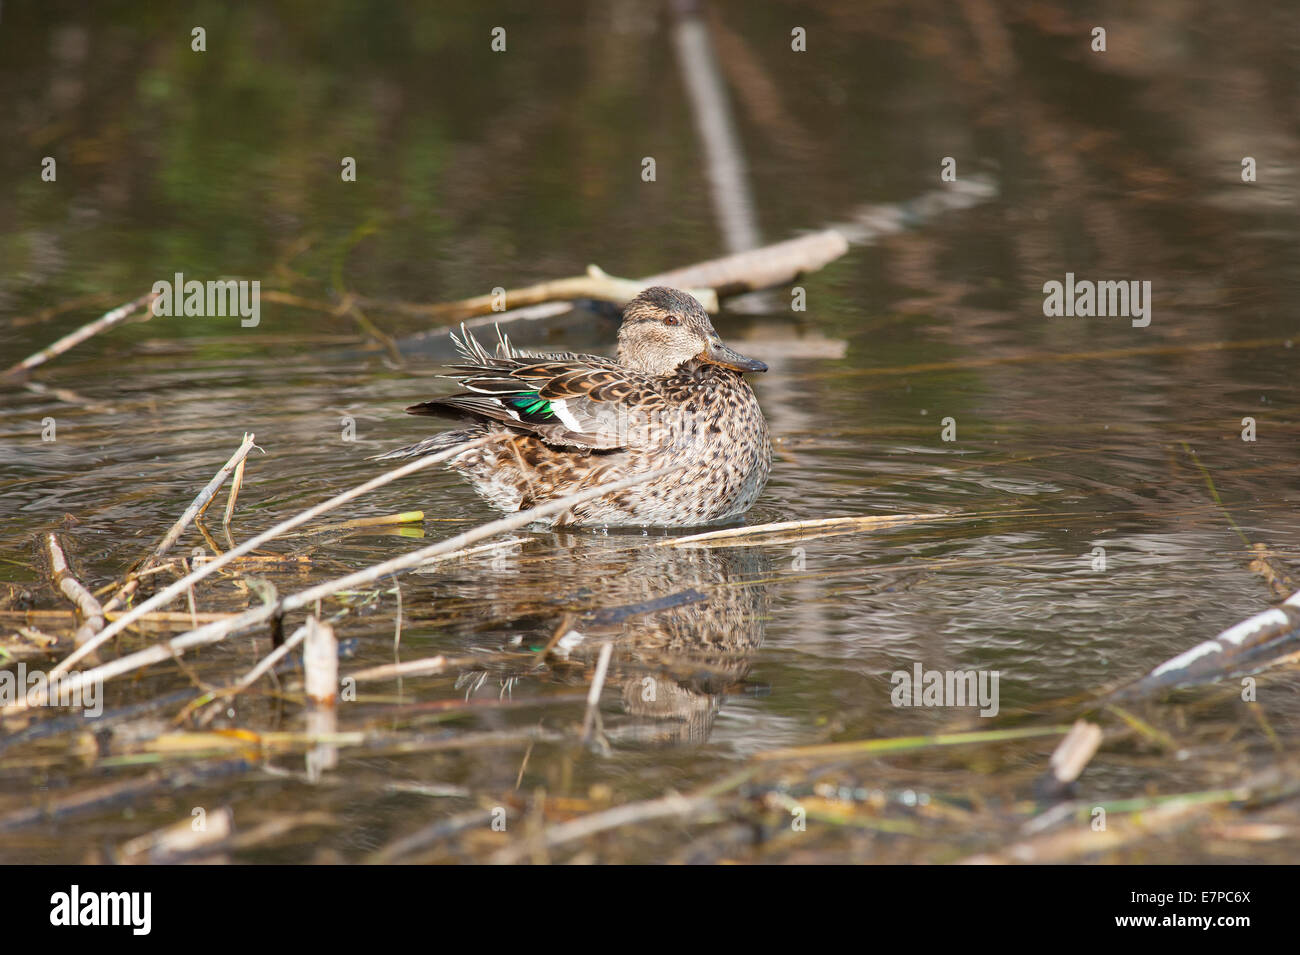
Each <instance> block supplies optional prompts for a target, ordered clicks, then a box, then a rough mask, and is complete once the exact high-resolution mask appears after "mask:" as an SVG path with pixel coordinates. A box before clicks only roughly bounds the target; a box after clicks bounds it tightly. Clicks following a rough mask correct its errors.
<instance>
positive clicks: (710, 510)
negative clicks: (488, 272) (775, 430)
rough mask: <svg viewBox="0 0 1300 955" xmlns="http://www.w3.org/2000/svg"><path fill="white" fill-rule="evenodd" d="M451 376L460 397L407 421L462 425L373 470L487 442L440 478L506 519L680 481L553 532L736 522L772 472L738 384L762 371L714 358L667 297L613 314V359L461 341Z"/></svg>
mask: <svg viewBox="0 0 1300 955" xmlns="http://www.w3.org/2000/svg"><path fill="white" fill-rule="evenodd" d="M462 335H463V337H462V338H461V339H457V340H456V344H457V347H458V348H459V350H460V352H461V354H462V356H463V357H464V359H465V360H464V362H462V363H459V364H456V365H453V366H452V367H453V368H454V369H455V370H456V371H457V372H459V373H460V374H459V375H458V378H459V381H460V384H461V385H462V387H463V388H464V389H465V390H464V391H461V392H459V393H457V394H453V395H449V396H447V397H445V398H438V399H435V400H433V401H429V402H424V403H422V404H418V405H413V406H412V407H410V408H408V409H407V411H408V412H410V413H411V414H422V415H441V416H451V417H457V418H462V419H468V420H469V421H471V422H473V424H472V425H471V426H470V427H469V428H466V429H462V430H458V431H449V432H444V433H443V434H439V435H437V436H435V437H433V438H430V439H428V440H426V441H422V442H420V443H419V444H415V445H411V446H410V447H407V448H401V449H399V450H397V451H392V452H390V453H388V454H386V455H382V458H396V457H409V456H413V455H417V454H427V453H429V452H432V451H438V450H442V449H444V448H450V447H454V446H456V445H457V444H461V443H464V442H466V441H469V440H472V439H475V438H480V437H483V436H485V435H486V436H488V437H489V440H488V441H487V442H486V443H485V444H482V445H478V446H476V447H473V448H467V449H466V450H465V451H464V453H463V454H461V455H459V456H457V457H455V458H453V459H452V460H451V462H450V464H449V465H448V466H449V467H450V468H452V469H453V470H456V471H458V472H460V473H461V474H463V475H465V476H466V477H467V478H468V479H469V481H470V482H471V484H473V486H474V487H475V489H476V490H478V492H479V493H480V494H482V495H483V496H484V497H485V498H486V499H487V500H488V501H489V502H491V503H492V504H493V505H495V506H496V507H498V508H500V509H501V510H504V511H516V510H521V509H523V508H527V507H531V506H534V505H536V504H540V503H543V502H546V501H549V500H553V499H555V498H558V497H563V496H565V495H567V494H572V493H574V492H575V491H580V490H582V489H584V488H589V487H593V486H595V485H597V484H601V483H604V482H606V481H614V480H618V479H619V478H623V477H627V476H630V475H633V474H636V473H638V472H642V471H647V470H655V469H659V468H665V467H672V466H675V465H685V469H684V470H681V471H678V472H676V473H674V474H671V475H667V476H665V477H661V478H656V479H654V480H652V481H649V482H647V483H645V484H641V485H638V486H636V487H633V488H629V489H627V490H625V491H620V492H616V493H614V494H609V495H606V496H604V497H600V498H597V499H595V500H593V501H588V502H587V503H585V504H581V505H578V506H577V507H574V508H572V509H571V510H569V511H567V512H565V513H564V514H562V515H560V516H559V517H558V518H557V519H556V523H558V524H653V525H692V524H708V523H716V522H720V521H725V520H729V519H731V518H734V517H737V516H739V515H741V514H743V513H744V512H745V511H747V510H748V509H749V508H750V506H751V505H752V504H753V503H754V501H755V499H756V498H757V497H758V495H759V492H760V491H762V489H763V485H764V484H765V483H766V481H767V475H768V471H769V470H770V468H771V463H772V446H771V441H770V440H769V438H768V432H767V423H766V421H765V420H764V418H763V413H762V410H761V409H760V408H759V406H758V399H757V398H755V396H754V392H753V390H752V389H751V388H750V387H749V384H748V382H746V381H745V379H744V375H743V373H744V372H746V371H765V370H766V368H767V366H766V365H764V364H762V362H757V361H754V360H753V359H749V358H745V357H744V356H742V355H739V354H737V353H736V352H734V351H732V350H731V349H730V348H728V347H727V346H726V345H724V344H723V343H722V341H721V339H720V338H719V337H718V334H717V332H715V331H714V330H713V324H712V323H711V322H710V321H709V316H708V314H707V313H706V312H705V311H704V309H703V308H701V307H700V305H699V303H698V302H697V301H696V300H695V299H694V298H693V297H691V296H690V295H687V294H686V293H684V292H679V291H677V290H676V289H670V288H664V287H656V288H650V289H646V290H645V291H644V292H642V293H641V294H640V295H638V296H637V297H636V298H635V299H633V300H632V301H631V302H630V303H628V306H627V308H626V309H625V310H624V312H623V323H622V326H621V327H620V329H619V348H618V359H617V360H613V359H609V358H604V357H601V356H598V355H578V354H572V353H564V354H556V355H528V354H526V353H524V352H521V351H518V350H516V349H515V348H513V347H512V346H511V345H510V343H509V341H508V340H507V339H506V338H505V337H504V336H502V337H501V338H500V341H499V343H498V346H497V350H496V353H495V354H492V353H490V352H488V351H487V350H486V349H484V348H483V346H482V345H480V344H479V342H478V341H477V340H476V339H475V338H474V337H473V335H471V334H470V333H469V332H468V331H466V330H464V329H462Z"/></svg>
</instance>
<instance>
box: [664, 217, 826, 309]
mask: <svg viewBox="0 0 1300 955" xmlns="http://www.w3.org/2000/svg"><path fill="white" fill-rule="evenodd" d="M848 251H849V243H848V241H847V240H846V239H845V238H844V236H842V235H841V234H840V233H839V232H836V231H835V230H834V229H824V230H823V231H821V232H813V233H810V234H809V235H801V236H799V237H798V238H794V239H787V240H786V241H785V242H777V243H776V244H774V245H765V246H763V247H762V248H759V249H751V250H749V251H748V252H737V253H736V254H735V255H727V256H723V257H722V258H720V259H710V260H709V261H707V262H699V263H697V264H695V265H688V266H686V267H685V268H680V269H672V270H671V271H668V272H660V273H659V274H658V275H652V276H650V277H649V278H645V279H641V281H642V282H644V283H645V284H646V285H672V286H674V287H676V288H685V287H686V286H689V285H703V286H707V287H708V288H711V289H714V290H715V291H716V292H717V293H718V296H719V297H720V298H728V297H730V296H732V295H739V294H741V293H742V292H754V291H757V290H758V289H762V288H771V287H772V286H774V285H786V284H787V283H789V282H793V281H794V280H795V279H796V278H798V277H799V276H800V275H803V274H804V273H806V272H816V271H817V270H818V269H820V268H822V267H823V266H825V265H827V264H828V263H830V262H834V261H835V260H836V259H838V258H839V257H840V256H842V255H843V254H844V253H846V252H848Z"/></svg>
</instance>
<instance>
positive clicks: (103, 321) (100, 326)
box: [0, 292, 158, 378]
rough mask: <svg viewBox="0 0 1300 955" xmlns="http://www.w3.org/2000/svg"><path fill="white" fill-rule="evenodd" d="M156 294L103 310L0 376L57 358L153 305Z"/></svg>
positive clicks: (14, 373) (15, 373)
mask: <svg viewBox="0 0 1300 955" xmlns="http://www.w3.org/2000/svg"><path fill="white" fill-rule="evenodd" d="M157 297H158V296H157V295H155V294H154V293H153V292H149V293H147V294H145V295H141V296H140V297H139V298H137V299H136V300H135V301H133V302H127V303H126V304H125V305H119V306H118V307H117V308H115V309H113V310H112V311H111V312H105V313H104V314H103V315H101V316H100V317H99V318H97V319H95V320H94V321H93V322H89V323H88V324H85V325H82V326H81V327H80V328H78V329H77V330H76V331H75V332H73V333H72V334H70V335H64V336H63V337H62V338H60V339H59V340H58V341H57V342H55V343H54V344H52V345H46V346H45V347H44V348H42V349H41V350H40V351H38V352H37V353H36V354H34V355H29V356H28V357H26V358H24V359H23V360H22V361H20V362H19V363H18V364H16V365H12V366H10V367H9V368H7V369H6V370H5V372H4V374H3V375H0V378H7V377H9V376H10V375H17V374H20V373H21V372H24V371H31V370H32V369H33V368H35V367H36V366H37V365H43V364H45V363H46V362H47V361H49V360H50V359H51V358H57V357H59V356H60V355H62V354H63V353H64V352H65V351H67V350H68V349H70V348H75V347H76V346H77V345H80V344H81V343H82V342H84V341H85V340H86V339H87V338H91V337H93V336H95V335H98V334H99V333H100V332H106V331H108V330H109V329H110V328H112V327H113V326H114V325H121V324H122V323H123V322H124V321H126V320H127V319H128V318H130V317H131V316H132V315H134V314H135V313H136V312H138V311H140V309H141V308H148V307H152V306H153V300H154V299H155V298H157Z"/></svg>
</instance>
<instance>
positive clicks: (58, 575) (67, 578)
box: [45, 532, 104, 646]
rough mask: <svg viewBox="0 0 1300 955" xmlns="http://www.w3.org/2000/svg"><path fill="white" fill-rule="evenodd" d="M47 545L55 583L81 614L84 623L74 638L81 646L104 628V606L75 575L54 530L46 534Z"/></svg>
mask: <svg viewBox="0 0 1300 955" xmlns="http://www.w3.org/2000/svg"><path fill="white" fill-rule="evenodd" d="M45 545H46V547H47V548H48V549H49V552H50V572H51V574H52V576H53V577H54V585H55V586H56V587H57V588H58V589H59V590H61V591H62V592H63V595H64V596H65V597H67V598H68V599H69V600H71V601H72V603H73V605H74V606H75V607H76V608H77V611H78V612H79V613H80V614H81V617H82V624H81V626H80V627H78V628H77V633H76V636H75V637H74V638H73V639H74V642H75V643H76V645H77V646H81V645H82V644H83V643H85V642H86V641H87V640H89V639H90V638H91V637H93V636H94V635H95V634H96V633H97V632H99V631H100V630H102V629H103V627H104V608H103V607H101V606H100V603H99V601H98V600H96V599H95V595H94V594H92V593H91V592H90V591H89V590H87V589H86V587H85V585H84V584H82V582H81V581H80V580H78V579H77V578H76V577H75V576H73V573H72V569H71V568H70V567H69V566H68V558H67V557H66V556H65V555H64V553H63V548H62V547H61V546H60V545H59V537H58V535H57V534H54V533H52V532H51V533H50V534H48V535H46V538H45Z"/></svg>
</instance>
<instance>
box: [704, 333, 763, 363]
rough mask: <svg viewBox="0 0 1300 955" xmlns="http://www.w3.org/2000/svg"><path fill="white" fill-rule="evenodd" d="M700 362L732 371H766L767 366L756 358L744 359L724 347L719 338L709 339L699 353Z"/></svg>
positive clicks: (742, 356) (738, 353)
mask: <svg viewBox="0 0 1300 955" xmlns="http://www.w3.org/2000/svg"><path fill="white" fill-rule="evenodd" d="M700 361H707V362H709V363H710V364H714V365H721V366H722V367H723V368H730V369H731V370H732V371H767V365H765V364H763V363H762V362H761V361H759V360H758V359H757V358H746V357H745V356H744V355H742V354H740V352H738V351H733V350H732V349H731V348H729V347H728V346H726V345H724V344H723V343H722V340H721V339H719V338H710V339H709V343H708V344H707V345H705V346H704V351H703V352H701V353H700Z"/></svg>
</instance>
